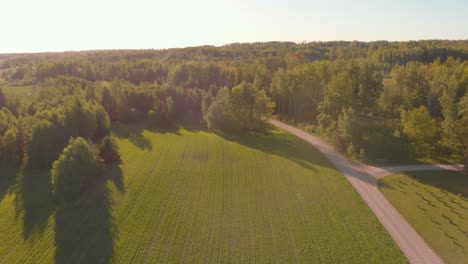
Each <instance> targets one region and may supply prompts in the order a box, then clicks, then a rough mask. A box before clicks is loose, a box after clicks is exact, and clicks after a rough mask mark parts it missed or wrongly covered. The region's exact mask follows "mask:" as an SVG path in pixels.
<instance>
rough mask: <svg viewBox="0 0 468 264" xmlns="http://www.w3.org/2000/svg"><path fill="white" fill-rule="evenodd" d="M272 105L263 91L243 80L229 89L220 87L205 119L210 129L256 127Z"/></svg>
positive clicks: (271, 109)
mask: <svg viewBox="0 0 468 264" xmlns="http://www.w3.org/2000/svg"><path fill="white" fill-rule="evenodd" d="M274 107H275V105H274V103H273V102H272V101H271V99H270V98H269V97H268V96H267V95H266V93H265V91H263V90H258V89H256V88H255V87H254V86H253V85H252V84H250V83H245V82H243V83H241V84H240V85H238V86H236V87H234V88H232V90H231V91H229V89H228V88H223V89H220V90H219V91H218V94H217V95H216V100H215V101H214V102H213V103H212V104H211V105H210V107H209V108H208V111H207V114H206V117H205V119H206V120H207V123H208V127H209V128H210V129H221V130H232V129H240V130H252V129H258V128H259V127H260V126H261V125H262V123H263V121H264V120H265V119H267V118H268V117H269V116H270V115H271V113H272V111H273V109H274Z"/></svg>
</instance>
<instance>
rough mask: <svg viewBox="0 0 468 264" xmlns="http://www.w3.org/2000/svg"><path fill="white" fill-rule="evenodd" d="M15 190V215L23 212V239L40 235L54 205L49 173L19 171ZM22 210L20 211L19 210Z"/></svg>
mask: <svg viewBox="0 0 468 264" xmlns="http://www.w3.org/2000/svg"><path fill="white" fill-rule="evenodd" d="M18 178H19V181H18V185H17V188H16V203H15V206H16V214H17V215H19V214H20V212H24V216H23V238H24V239H25V240H27V239H28V238H29V237H30V236H31V235H33V234H34V233H42V232H43V231H44V229H45V227H46V225H47V223H48V220H49V217H50V215H51V214H52V212H53V210H54V208H55V205H54V201H53V197H52V182H51V176H50V172H49V171H21V172H20V173H19V175H18ZM21 209H22V210H21Z"/></svg>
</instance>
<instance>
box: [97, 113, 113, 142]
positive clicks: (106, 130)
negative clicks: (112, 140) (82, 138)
mask: <svg viewBox="0 0 468 264" xmlns="http://www.w3.org/2000/svg"><path fill="white" fill-rule="evenodd" d="M95 114H96V130H95V132H94V138H97V139H99V138H102V137H104V136H106V135H109V134H110V119H109V115H108V114H107V112H106V111H105V110H104V108H102V107H101V106H96V109H95Z"/></svg>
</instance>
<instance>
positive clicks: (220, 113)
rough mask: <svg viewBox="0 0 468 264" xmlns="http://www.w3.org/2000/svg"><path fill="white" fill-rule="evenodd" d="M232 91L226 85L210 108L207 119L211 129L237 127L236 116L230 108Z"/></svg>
mask: <svg viewBox="0 0 468 264" xmlns="http://www.w3.org/2000/svg"><path fill="white" fill-rule="evenodd" d="M230 97H231V92H230V91H229V89H228V88H227V87H224V88H222V89H220V90H219V91H218V93H217V94H216V99H215V101H214V102H213V103H212V104H211V105H210V107H209V108H208V112H207V113H206V117H205V119H206V121H207V125H208V128H209V129H221V130H232V129H234V128H235V124H234V117H233V116H232V113H231V109H230Z"/></svg>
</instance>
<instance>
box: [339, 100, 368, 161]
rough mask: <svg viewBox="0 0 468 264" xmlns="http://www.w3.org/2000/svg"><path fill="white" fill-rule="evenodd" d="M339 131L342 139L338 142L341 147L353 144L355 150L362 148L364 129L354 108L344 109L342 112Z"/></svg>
mask: <svg viewBox="0 0 468 264" xmlns="http://www.w3.org/2000/svg"><path fill="white" fill-rule="evenodd" d="M337 132H338V137H339V139H340V140H339V142H336V143H337V145H338V146H339V147H343V146H347V145H349V144H352V145H353V149H354V152H356V150H357V149H359V148H360V147H359V146H360V144H361V142H360V141H361V139H360V137H361V133H362V130H361V128H360V126H359V121H358V118H357V115H356V112H355V111H354V109H352V108H348V109H343V111H342V113H341V114H340V115H339V116H338V130H337Z"/></svg>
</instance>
